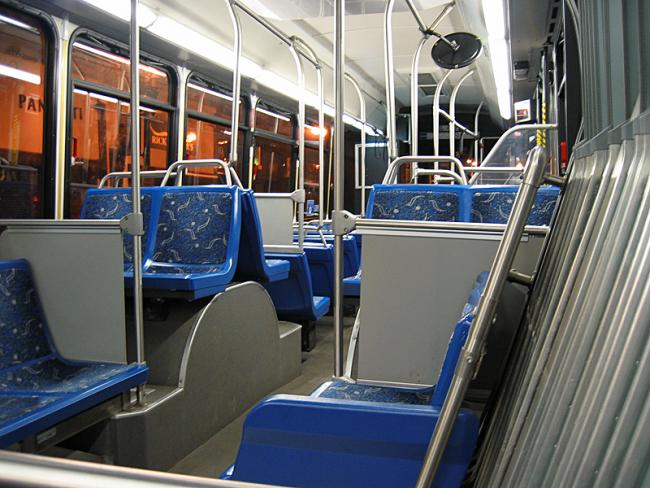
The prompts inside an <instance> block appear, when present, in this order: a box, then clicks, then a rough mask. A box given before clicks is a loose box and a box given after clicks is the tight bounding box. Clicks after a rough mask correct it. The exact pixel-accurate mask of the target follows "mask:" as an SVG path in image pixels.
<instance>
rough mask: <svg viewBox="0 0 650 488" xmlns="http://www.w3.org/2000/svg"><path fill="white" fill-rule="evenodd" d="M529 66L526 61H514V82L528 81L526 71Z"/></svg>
mask: <svg viewBox="0 0 650 488" xmlns="http://www.w3.org/2000/svg"><path fill="white" fill-rule="evenodd" d="M529 69H530V65H529V64H528V61H515V64H514V71H515V80H518V81H522V80H527V79H528V71H529Z"/></svg>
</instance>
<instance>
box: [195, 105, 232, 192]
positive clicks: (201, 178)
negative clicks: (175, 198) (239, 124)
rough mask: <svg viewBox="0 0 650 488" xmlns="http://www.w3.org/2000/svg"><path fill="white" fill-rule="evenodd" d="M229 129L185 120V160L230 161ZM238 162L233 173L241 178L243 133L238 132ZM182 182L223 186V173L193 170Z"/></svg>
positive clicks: (211, 169) (199, 169)
mask: <svg viewBox="0 0 650 488" xmlns="http://www.w3.org/2000/svg"><path fill="white" fill-rule="evenodd" d="M230 134H231V132H230V127H226V126H224V125H222V124H216V123H213V122H206V121H204V120H199V119H196V118H193V117H188V118H187V131H186V136H185V159H222V160H224V161H229V160H230ZM237 145H238V153H239V160H238V161H237V164H236V165H235V171H237V174H238V175H239V177H240V178H241V174H242V173H241V168H242V160H243V153H244V131H242V130H240V131H239V136H238V140H237ZM187 176H194V178H192V179H188V178H185V179H184V182H185V183H187V184H193V185H209V184H223V183H224V179H223V171H222V170H221V169H218V168H195V169H192V170H191V171H189V172H188V175H187Z"/></svg>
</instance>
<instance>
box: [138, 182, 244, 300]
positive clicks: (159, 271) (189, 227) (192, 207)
mask: <svg viewBox="0 0 650 488" xmlns="http://www.w3.org/2000/svg"><path fill="white" fill-rule="evenodd" d="M156 193H157V195H158V196H159V199H160V200H159V210H158V211H157V212H156V211H155V209H154V218H153V219H152V234H153V232H154V231H155V235H152V236H150V239H151V240H152V241H153V244H152V245H151V246H150V247H151V248H152V249H151V251H150V253H149V252H145V253H144V254H145V257H147V256H150V257H148V258H147V259H146V262H145V267H144V272H143V275H142V285H143V287H144V288H147V289H157V290H165V291H180V292H186V293H188V294H189V295H190V298H192V299H197V298H202V297H205V296H210V295H214V294H216V293H219V292H222V291H223V290H225V288H226V286H227V285H228V284H229V283H230V282H231V281H232V278H233V276H234V274H235V268H236V266H237V257H238V251H239V238H240V232H241V209H240V206H241V193H240V190H239V188H237V187H234V186H203V187H198V186H194V187H191V186H189V187H165V188H157V189H156Z"/></svg>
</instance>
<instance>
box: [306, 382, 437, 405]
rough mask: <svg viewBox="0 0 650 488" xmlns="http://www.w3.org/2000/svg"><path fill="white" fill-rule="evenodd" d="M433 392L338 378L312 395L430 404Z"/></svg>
mask: <svg viewBox="0 0 650 488" xmlns="http://www.w3.org/2000/svg"><path fill="white" fill-rule="evenodd" d="M431 392H432V389H426V390H417V391H408V390H402V389H398V388H391V387H384V386H375V385H362V384H358V383H349V382H347V381H341V380H336V381H329V382H327V383H324V384H323V385H321V386H320V387H319V388H318V389H317V390H316V391H315V392H314V393H312V394H311V396H312V397H316V398H336V399H339V400H356V401H361V402H377V403H404V404H410V405H428V404H430V403H431Z"/></svg>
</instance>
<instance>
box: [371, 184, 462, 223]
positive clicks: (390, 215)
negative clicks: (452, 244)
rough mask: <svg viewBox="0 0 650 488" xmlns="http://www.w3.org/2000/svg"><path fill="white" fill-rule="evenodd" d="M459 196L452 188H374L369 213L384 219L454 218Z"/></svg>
mask: <svg viewBox="0 0 650 488" xmlns="http://www.w3.org/2000/svg"><path fill="white" fill-rule="evenodd" d="M459 205H460V198H459V195H458V193H455V192H444V191H441V192H434V191H426V190H416V189H415V190H384V189H382V190H375V194H374V201H373V205H372V212H371V216H372V218H373V219H388V220H427V221H431V220H436V221H445V222H455V221H456V220H458V209H459Z"/></svg>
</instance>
